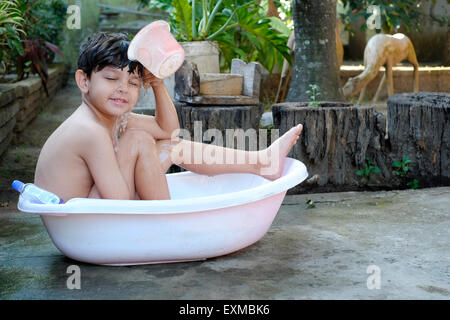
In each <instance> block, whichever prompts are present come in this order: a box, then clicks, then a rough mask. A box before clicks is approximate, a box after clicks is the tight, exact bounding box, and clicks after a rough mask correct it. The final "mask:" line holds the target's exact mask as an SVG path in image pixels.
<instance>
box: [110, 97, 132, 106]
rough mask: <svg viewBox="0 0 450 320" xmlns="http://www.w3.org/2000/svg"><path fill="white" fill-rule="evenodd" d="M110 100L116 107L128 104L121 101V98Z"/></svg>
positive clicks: (126, 101) (125, 101) (123, 100)
mask: <svg viewBox="0 0 450 320" xmlns="http://www.w3.org/2000/svg"><path fill="white" fill-rule="evenodd" d="M110 100H111V101H112V102H114V103H115V104H118V105H124V104H127V103H128V100H125V99H121V98H111V99H110Z"/></svg>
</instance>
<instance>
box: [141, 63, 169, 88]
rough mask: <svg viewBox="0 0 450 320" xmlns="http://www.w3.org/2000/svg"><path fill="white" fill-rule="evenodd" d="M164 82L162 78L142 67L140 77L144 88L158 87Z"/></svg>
mask: <svg viewBox="0 0 450 320" xmlns="http://www.w3.org/2000/svg"><path fill="white" fill-rule="evenodd" d="M163 84H164V80H162V79H159V78H157V77H156V76H155V75H154V74H153V73H151V72H150V71H148V70H147V69H146V68H144V76H143V77H142V85H143V86H144V88H145V89H148V88H150V87H153V88H155V87H159V86H160V85H163Z"/></svg>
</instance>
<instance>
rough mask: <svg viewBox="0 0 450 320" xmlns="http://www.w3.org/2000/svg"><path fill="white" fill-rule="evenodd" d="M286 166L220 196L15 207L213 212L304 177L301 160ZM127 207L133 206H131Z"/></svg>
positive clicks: (47, 211) (49, 211)
mask: <svg viewBox="0 0 450 320" xmlns="http://www.w3.org/2000/svg"><path fill="white" fill-rule="evenodd" d="M286 166H288V167H289V168H288V169H287V172H286V171H285V170H283V171H284V172H283V175H282V176H281V177H280V178H278V179H277V180H274V181H270V182H268V183H264V184H261V185H258V186H256V187H253V188H249V189H245V190H241V191H235V192H227V193H223V194H220V195H212V196H204V197H194V198H183V199H170V200H117V199H90V198H72V199H70V200H69V201H67V202H66V203H64V204H37V203H31V202H29V201H28V200H25V199H24V198H23V197H22V196H20V197H19V201H18V204H17V207H18V209H19V210H20V211H23V212H28V213H37V214H39V215H51V216H55V215H60V216H64V215H68V214H146V215H148V214H180V213H195V212H200V211H209V210H216V209H222V208H228V207H234V206H238V205H242V204H247V203H250V202H254V201H258V200H262V199H265V198H267V197H270V196H273V195H276V194H279V193H281V192H284V191H286V190H288V189H290V188H292V187H294V186H296V185H297V184H299V183H301V182H302V181H304V180H305V179H306V178H307V176H308V172H307V169H306V166H305V165H304V164H303V163H302V162H301V161H299V160H297V159H293V158H286V160H285V163H284V168H286ZM192 173H193V172H191V171H188V172H179V173H173V174H172V175H185V174H192ZM194 174H195V173H194ZM130 204H132V205H131V206H130Z"/></svg>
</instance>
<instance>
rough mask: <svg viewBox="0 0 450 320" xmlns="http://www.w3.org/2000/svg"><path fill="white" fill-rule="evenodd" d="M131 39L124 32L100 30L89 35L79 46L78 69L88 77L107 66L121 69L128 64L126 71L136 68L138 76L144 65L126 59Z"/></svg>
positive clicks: (141, 73) (129, 71)
mask: <svg viewBox="0 0 450 320" xmlns="http://www.w3.org/2000/svg"><path fill="white" fill-rule="evenodd" d="M130 42H131V40H130V38H129V34H128V33H125V32H120V33H113V32H104V31H100V32H97V33H95V34H93V35H91V36H89V37H88V38H87V39H86V40H85V41H84V43H83V44H82V45H81V46H80V56H79V57H78V69H81V70H83V71H84V72H85V73H86V74H87V77H88V78H90V77H91V74H92V72H99V71H101V70H102V69H103V68H105V67H107V66H113V67H116V68H120V69H122V70H123V68H124V67H126V66H128V73H132V72H134V71H135V70H136V68H137V71H138V74H139V76H140V77H142V75H143V72H144V66H143V65H142V64H141V63H139V62H138V61H131V60H129V59H128V55H127V50H128V46H129V44H130Z"/></svg>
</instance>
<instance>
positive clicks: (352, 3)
mask: <svg viewBox="0 0 450 320" xmlns="http://www.w3.org/2000/svg"><path fill="white" fill-rule="evenodd" d="M431 1H432V2H435V0H431ZM341 2H342V4H343V6H344V8H345V9H347V10H346V11H345V13H343V14H341V15H340V18H341V21H342V22H343V24H344V25H345V29H346V30H348V31H350V32H352V33H353V32H354V30H352V28H351V23H353V22H357V21H358V20H359V19H360V18H361V17H362V18H364V21H367V19H368V18H369V17H370V16H371V15H372V12H370V11H368V10H367V9H368V8H369V7H370V6H371V5H375V6H378V7H379V9H380V18H381V29H382V30H383V32H384V33H393V32H395V31H396V30H398V29H399V28H400V26H401V25H404V26H405V28H406V30H408V31H409V30H410V29H411V28H414V29H416V30H418V29H419V27H420V16H421V13H420V11H419V10H417V7H418V4H417V1H415V0H341ZM361 29H362V30H366V29H367V25H366V23H363V24H362V25H361ZM377 32H381V30H377Z"/></svg>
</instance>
